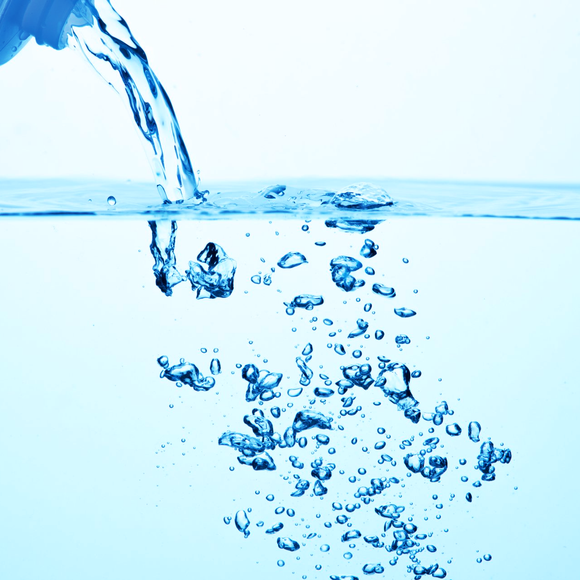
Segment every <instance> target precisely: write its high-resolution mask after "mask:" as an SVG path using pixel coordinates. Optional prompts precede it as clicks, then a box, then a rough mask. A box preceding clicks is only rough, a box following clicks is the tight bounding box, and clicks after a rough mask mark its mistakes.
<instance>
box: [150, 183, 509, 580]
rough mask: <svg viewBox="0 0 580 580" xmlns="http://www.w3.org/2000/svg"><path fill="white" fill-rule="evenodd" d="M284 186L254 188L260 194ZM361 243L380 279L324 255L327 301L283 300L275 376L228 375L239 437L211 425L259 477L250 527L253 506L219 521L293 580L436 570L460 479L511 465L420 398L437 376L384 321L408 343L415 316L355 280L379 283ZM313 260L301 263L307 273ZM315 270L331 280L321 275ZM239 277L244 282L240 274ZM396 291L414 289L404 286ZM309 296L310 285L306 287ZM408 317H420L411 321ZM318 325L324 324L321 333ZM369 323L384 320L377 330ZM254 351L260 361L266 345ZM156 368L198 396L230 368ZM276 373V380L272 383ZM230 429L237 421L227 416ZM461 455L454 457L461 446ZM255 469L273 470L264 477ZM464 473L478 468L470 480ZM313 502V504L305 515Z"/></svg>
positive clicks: (475, 432)
mask: <svg viewBox="0 0 580 580" xmlns="http://www.w3.org/2000/svg"><path fill="white" fill-rule="evenodd" d="M283 193H284V191H283V190H280V192H278V193H276V191H274V190H272V191H270V190H268V191H266V190H265V193H264V194H263V195H265V196H278V195H283ZM357 196H358V197H357ZM357 196H355V197H349V196H348V195H346V194H344V195H343V194H341V195H340V196H338V197H337V198H336V203H338V204H340V206H342V207H347V205H348V204H350V203H358V202H357V201H356V199H360V195H359V194H357ZM345 204H347V205H345ZM329 221H332V222H333V223H334V225H330V226H329V223H328V222H327V223H326V225H327V226H329V227H337V228H339V229H347V230H349V231H356V232H359V233H360V232H362V231H365V232H366V231H370V230H369V227H371V225H372V227H374V226H375V225H376V224H369V223H362V220H348V219H342V220H329ZM339 224H340V225H339ZM311 227H313V226H311ZM371 229H372V228H371ZM359 244H360V242H359ZM317 245H321V244H319V243H318V242H317ZM209 246H210V244H208V247H209ZM208 247H206V250H204V252H206V255H207V256H209V255H210V254H212V255H214V256H215V258H214V259H213V262H212V260H211V259H210V258H209V257H208V258H207V259H208V260H209V262H207V261H206V262H203V261H202V262H203V263H208V264H209V263H210V262H211V263H213V264H214V266H217V265H219V262H220V259H221V260H222V261H223V260H225V259H227V260H230V258H227V257H224V256H225V254H220V253H219V252H218V250H217V249H216V248H219V246H215V245H214V247H213V249H212V248H209V249H208ZM358 248H360V252H359V253H360V256H361V257H362V259H364V260H368V259H372V258H375V260H374V262H373V263H374V264H375V265H376V266H377V271H378V273H377V271H375V270H374V269H369V268H366V269H364V270H363V264H362V263H361V261H359V260H358V259H356V258H354V257H352V256H349V255H346V254H343V253H341V254H339V255H337V254H338V252H337V253H336V254H335V253H333V254H331V255H335V256H336V255H337V257H335V258H334V259H332V260H331V261H330V274H331V276H330V278H331V280H332V283H333V286H330V288H331V290H332V292H331V291H328V290H327V289H325V290H324V292H325V294H324V298H323V296H322V295H321V294H299V295H297V296H295V297H294V298H293V299H292V300H291V301H289V302H286V303H284V304H285V306H286V310H285V312H286V314H289V315H296V318H295V319H294V320H296V319H298V320H297V322H296V323H293V324H295V325H294V326H293V328H292V332H297V334H296V335H295V338H294V339H293V341H294V344H295V347H294V348H295V349H296V350H295V351H294V352H292V353H277V354H279V355H280V356H283V357H284V358H285V359H286V360H287V365H286V366H283V365H282V364H280V366H278V362H277V363H276V365H275V366H277V367H278V369H277V370H278V372H274V371H270V370H267V369H265V368H261V367H262V363H263V364H264V365H265V364H266V362H267V361H266V359H265V358H264V357H262V358H261V359H260V361H255V360H254V362H248V363H247V364H245V365H243V364H242V363H241V362H240V363H238V364H237V365H236V367H237V369H236V370H235V371H232V372H231V373H230V375H229V377H228V388H229V389H230V390H231V392H232V393H233V394H232V396H233V397H234V401H236V404H238V403H239V404H240V405H248V406H247V408H245V409H244V411H243V413H242V419H241V420H240V427H239V431H238V430H226V431H223V432H222V429H220V432H221V435H220V436H219V438H218V444H219V445H220V446H222V447H224V448H229V449H227V450H226V449H224V453H225V452H226V451H227V452H228V453H232V452H235V457H236V458H237V462H238V464H239V465H241V466H243V469H244V470H246V469H249V470H253V471H255V472H264V473H256V475H255V476H253V477H255V478H256V479H255V481H256V482H258V481H261V479H260V478H264V484H263V485H260V488H261V491H262V494H260V495H259V496H257V497H256V498H255V499H254V501H253V503H254V504H255V505H253V506H252V507H253V508H255V509H256V510H258V509H260V510H261V511H260V516H259V517H260V518H261V519H257V520H256V521H255V522H254V523H253V524H252V523H250V519H249V518H250V516H252V519H254V517H255V516H254V515H253V513H256V512H251V511H250V508H246V509H245V510H244V509H242V510H238V511H235V513H234V510H232V512H230V515H227V516H226V517H225V518H224V523H225V524H229V523H230V522H231V521H233V522H234V524H235V528H236V530H237V531H238V532H240V533H241V534H242V535H243V536H244V538H249V536H250V530H251V531H254V530H257V532H258V533H260V534H266V535H267V536H268V538H269V539H268V541H271V542H272V547H273V548H274V549H275V550H274V551H273V552H272V558H273V562H277V565H278V566H280V567H287V568H289V569H291V570H292V573H296V574H300V575H302V577H303V578H310V577H311V576H310V575H309V573H307V569H306V566H307V564H306V562H310V560H311V559H313V561H312V563H311V564H310V563H309V564H308V565H309V566H310V565H311V566H312V567H311V568H310V570H312V569H314V570H316V574H315V575H314V576H313V577H314V578H322V577H323V576H322V575H321V574H324V577H326V578H330V579H331V580H359V577H360V576H361V575H363V576H373V575H376V576H382V575H384V574H385V573H386V570H387V568H389V569H390V568H391V567H395V566H397V565H399V567H400V568H403V569H405V567H406V571H407V572H408V574H410V575H411V577H412V578H413V579H414V580H420V579H421V578H428V577H431V578H446V577H447V575H448V571H447V568H448V567H449V566H452V559H446V560H440V561H438V559H439V555H440V554H442V553H443V554H445V558H448V554H446V551H445V550H442V549H441V544H440V542H439V539H438V536H437V533H440V525H441V524H440V520H441V521H445V517H446V514H447V512H448V511H450V509H451V508H452V506H454V504H458V503H461V505H462V506H463V508H464V509H469V508H468V506H467V504H470V503H473V502H474V501H480V500H479V496H478V495H477V494H478V493H480V492H479V490H477V489H473V488H472V487H470V489H472V491H471V492H466V491H465V487H464V486H465V484H466V483H467V482H468V481H470V480H471V481H472V482H473V483H472V485H473V486H475V488H479V487H481V486H482V485H486V484H487V483H489V482H492V481H494V480H495V479H496V477H497V476H498V473H497V471H498V467H499V466H500V465H506V464H509V463H510V461H511V459H512V453H511V451H510V450H509V449H507V448H504V447H503V446H499V447H496V446H495V445H494V444H493V442H492V441H491V440H486V441H484V442H483V443H481V441H480V436H481V431H482V427H481V425H480V423H479V422H477V421H471V422H464V421H463V420H462V419H461V417H459V415H460V413H457V416H456V414H455V412H454V411H453V410H452V409H451V408H450V406H449V404H448V403H447V401H444V400H440V399H438V398H436V399H434V400H435V401H438V402H436V404H434V403H433V402H431V403H430V404H429V405H422V404H421V402H420V399H421V400H424V398H425V397H426V393H427V392H428V389H429V387H430V386H431V387H432V386H433V385H438V381H437V377H436V376H435V377H433V375H432V373H429V372H428V371H429V369H428V368H424V367H423V366H422V365H421V366H422V368H423V370H422V371H421V370H418V369H416V366H415V364H414V362H408V363H405V362H403V361H402V360H401V358H403V357H402V353H403V352H404V351H406V349H404V347H406V346H407V345H410V344H411V338H410V336H409V335H408V334H397V335H396V334H395V332H393V331H391V330H390V328H391V325H390V323H389V320H390V321H392V323H393V326H394V325H395V324H396V325H397V326H396V328H397V331H399V332H400V330H404V331H405V332H407V333H409V334H410V335H411V336H412V338H413V345H415V344H417V343H421V342H420V341H421V340H423V339H424V336H417V335H413V334H412V329H413V328H414V326H413V325H414V324H415V321H410V322H407V319H409V318H413V317H415V316H416V314H417V313H416V311H415V310H412V309H410V308H407V307H403V306H397V307H396V308H394V309H393V308H392V306H391V307H388V305H389V304H393V303H392V302H390V301H385V300H383V298H389V299H393V298H396V297H397V293H396V292H395V289H394V288H392V287H390V286H386V285H384V284H382V283H374V284H372V285H371V284H368V286H367V285H366V282H365V280H364V278H363V277H362V276H365V275H366V276H371V275H373V276H375V275H376V276H377V279H381V278H380V276H382V272H380V269H379V268H378V266H379V265H380V264H379V262H377V260H379V259H382V258H383V254H381V255H380V256H379V258H376V256H377V252H378V250H379V247H378V244H376V243H375V242H373V241H372V240H370V239H365V241H364V243H363V245H362V248H361V246H360V245H357V246H356V249H355V251H358ZM351 249H352V248H351ZM349 252H350V251H349ZM280 254H282V252H280ZM280 254H277V255H278V256H279V255H280ZM219 255H221V258H219ZM200 256H201V254H200ZM207 256H206V257H207ZM202 257H204V256H202ZM199 259H200V258H199V257H198V260H199ZM204 259H205V258H204ZM216 259H217V262H215V260H216ZM306 263H307V260H306V258H305V256H304V255H303V254H301V253H299V252H287V253H286V254H284V255H283V256H282V258H280V259H279V261H278V263H277V265H278V267H280V268H282V269H285V270H288V271H289V273H288V274H285V276H300V275H301V271H304V272H306V271H307V268H297V267H298V266H301V265H303V264H306ZM327 263H328V262H326V264H327ZM316 265H317V263H316V261H315V260H314V258H312V263H311V264H310V266H309V268H313V267H316ZM234 271H235V266H234ZM326 271H327V270H326ZM354 273H356V276H355V275H354ZM232 276H233V275H232ZM325 276H326V277H327V279H326V284H328V283H329V280H328V273H327V274H325ZM232 280H233V278H232ZM246 283H247V284H250V282H248V279H247V278H246ZM334 286H336V287H337V289H338V290H335V289H334ZM398 288H399V289H400V290H401V289H404V288H412V286H409V285H405V284H401V285H398ZM232 289H233V285H232ZM313 290H314V291H315V292H316V291H319V290H317V289H316V287H314V289H313ZM327 291H328V294H327ZM345 292H346V293H347V294H346V295H345V294H344V293H345ZM355 292H356V293H355ZM405 292H406V294H405V296H403V294H404V293H405ZM333 293H334V294H333ZM349 293H354V294H352V295H351V294H349ZM376 296H379V298H376ZM409 296H413V291H412V290H409V289H408V290H405V291H404V292H403V290H401V296H400V297H399V298H401V299H405V300H407V299H409V300H410V298H409ZM373 297H374V298H375V299H374V301H373V302H374V305H373V303H371V299H372V298H373ZM347 300H348V301H349V302H348V305H349V308H348V309H347V312H348V314H347V315H345V316H344V317H342V316H341V311H340V310H339V308H338V307H337V306H336V304H338V303H339V301H342V303H343V304H347ZM409 304H410V305H412V304H411V303H409ZM355 307H356V309H357V310H355V311H354V312H356V314H354V315H353V314H352V312H353V310H352V309H353V308H355ZM314 308H317V309H318V308H320V313H321V314H320V315H319V316H320V319H319V318H317V317H313V316H312V314H307V313H308V312H309V311H312V310H313V309H314ZM299 311H300V312H299ZM375 311H376V312H375ZM331 313H332V314H331ZM317 314H318V311H317ZM328 315H331V316H332V318H330V317H328ZM282 316H283V311H282ZM363 316H364V318H363ZM387 317H390V318H387ZM283 318H284V320H287V319H286V317H285V316H283ZM417 320H418V321H419V322H420V318H419V317H417ZM317 321H319V322H320V323H321V324H320V328H319V329H318V331H317V330H316V328H317V326H316V322H317ZM379 321H380V323H381V326H382V327H383V328H378V327H377V326H378V324H379ZM313 324H314V325H315V326H313ZM399 328H400V330H399ZM383 329H386V330H387V331H388V332H389V335H390V336H389V335H387V333H385V330H383ZM320 331H322V332H323V333H324V337H323V340H321V337H320ZM279 332H281V330H279ZM317 332H318V335H317V334H316V333H317ZM391 332H392V334H391ZM296 337H300V338H296ZM297 342H299V343H298V344H296V343H297ZM325 346H326V348H325ZM272 348H273V347H272ZM378 349H385V350H382V351H381V350H378ZM377 350H378V352H376V351H377ZM262 354H263V355H266V356H268V357H270V354H269V353H266V352H263V351H262ZM260 356H262V355H260ZM220 357H221V355H220ZM246 360H247V359H246ZM272 360H274V359H272ZM276 360H278V359H276ZM256 362H259V364H260V368H259V367H258V366H257V364H255V363H256ZM158 363H159V365H160V366H161V367H162V369H163V370H162V373H161V374H162V377H164V378H167V379H169V380H171V381H174V382H176V383H182V384H186V385H189V386H192V387H193V388H194V390H207V389H208V388H211V387H208V385H209V384H210V383H211V386H213V385H214V384H215V381H216V379H217V380H218V381H224V376H225V373H224V370H223V369H224V368H226V369H227V367H228V364H227V361H225V359H224V358H223V357H222V358H221V360H218V359H217V358H214V359H212V361H211V363H210V365H209V368H210V373H211V376H209V377H204V376H203V375H202V374H201V373H200V371H199V369H198V368H197V367H196V366H195V365H193V364H192V363H186V362H185V361H184V360H183V359H182V360H181V361H180V363H179V365H175V366H173V367H171V366H169V360H168V358H167V357H165V356H162V357H159V359H158ZM412 368H414V369H415V370H413V371H411V369H412ZM227 372H228V373H229V370H227ZM222 373H224V374H222ZM214 377H216V378H214ZM419 379H420V380H419ZM283 380H284V383H283V385H284V388H280V387H281V384H282V381H283ZM220 385H221V383H220ZM178 386H179V384H178ZM451 417H453V419H451ZM375 421H379V423H374V424H375V425H376V428H373V436H372V439H369V437H368V434H367V435H366V436H364V435H361V432H360V431H361V430H360V429H358V427H359V426H361V425H363V422H364V424H365V425H366V424H368V423H369V422H371V423H373V422H375ZM228 427H229V424H228ZM234 428H235V429H238V428H237V427H235V424H234ZM362 431H363V432H364V433H366V431H365V430H362ZM466 435H467V436H466ZM463 442H465V444H466V445H468V446H471V447H470V448H471V449H473V452H472V455H471V459H470V461H469V462H468V461H467V459H464V458H463V457H462V456H461V459H459V460H458V459H457V456H455V457H454V455H453V453H454V446H458V447H459V446H461V445H462V444H463ZM470 442H472V443H478V444H479V445H478V446H472V445H471V443H470ZM460 449H461V450H462V455H463V447H460ZM465 457H468V456H467V455H465ZM468 467H470V468H472V469H471V471H470V472H468V471H465V470H466V469H467V468H468ZM473 468H475V469H473ZM499 471H500V470H499ZM236 472H237V470H236ZM266 472H271V473H270V474H269V475H268V474H267V475H264V474H265V473H266ZM473 473H476V474H477V477H476V478H475V480H474V478H473V475H472V474H473ZM277 476H278V477H279V480H280V482H281V484H280V486H279V487H276V488H275V489H274V488H272V487H269V486H272V485H273V484H272V481H273V480H272V477H277ZM230 477H232V478H233V476H230ZM232 481H233V479H232ZM443 483H445V484H446V485H447V484H448V483H450V484H453V485H455V484H456V485H457V486H460V487H459V488H458V489H453V488H451V491H452V492H451V493H449V499H448V500H446V499H445V498H444V497H440V496H442V494H441V492H440V491H439V490H440V489H441V487H440V486H441V485H443ZM425 486H428V487H425ZM423 488H424V489H425V490H429V491H428V492H427V493H426V494H424V495H425V497H426V498H428V502H427V505H426V506H424V505H423V504H424V503H425V501H426V500H425V498H422V496H421V493H420V492H419V491H416V490H420V489H423ZM256 493H258V490H257V491H256ZM456 497H457V498H458V499H455V498H456ZM463 497H465V501H466V502H467V504H466V503H464V500H463ZM460 500H461V501H460ZM256 502H258V503H256ZM260 502H262V503H260ZM312 506H316V510H317V511H318V513H317V514H316V515H315V516H314V515H313V513H314V512H313V511H312ZM230 529H232V528H230ZM445 532H447V529H444V530H443V533H445ZM282 534H283V535H282ZM252 538H253V537H252ZM250 541H251V540H250ZM277 550H283V551H284V552H290V553H294V552H296V553H297V556H292V560H290V559H278V557H279V554H280V552H278V551H277ZM441 558H443V556H441ZM294 560H295V561H294ZM490 561H491V555H489V554H486V556H485V557H484V558H483V560H482V562H490ZM446 562H447V563H446ZM399 563H401V564H399ZM296 567H297V568H296ZM302 567H304V568H302ZM449 569H451V568H449ZM295 571H296V572H295ZM322 571H324V572H322ZM303 572H304V573H303ZM337 574H338V575H337Z"/></svg>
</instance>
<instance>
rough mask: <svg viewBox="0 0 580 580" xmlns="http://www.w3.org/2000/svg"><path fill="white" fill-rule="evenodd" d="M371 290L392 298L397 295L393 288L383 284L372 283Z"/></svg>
mask: <svg viewBox="0 0 580 580" xmlns="http://www.w3.org/2000/svg"><path fill="white" fill-rule="evenodd" d="M373 292H374V293H375V294H378V295H379V296H385V297H386V298H394V297H395V296H396V295H397V293H396V292H395V289H394V288H390V287H389V286H385V285H384V284H373Z"/></svg>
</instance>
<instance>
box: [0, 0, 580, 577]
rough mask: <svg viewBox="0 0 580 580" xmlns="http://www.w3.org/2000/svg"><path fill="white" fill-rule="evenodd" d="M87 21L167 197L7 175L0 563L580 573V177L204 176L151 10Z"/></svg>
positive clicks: (0, 212) (35, 573)
mask: <svg viewBox="0 0 580 580" xmlns="http://www.w3.org/2000/svg"><path fill="white" fill-rule="evenodd" d="M77 11H78V14H77V16H78V18H79V20H80V21H81V23H82V25H79V26H75V27H73V29H72V33H71V39H70V46H72V47H74V48H77V49H79V50H80V51H81V52H82V53H83V55H84V56H85V57H86V59H87V60H88V61H89V63H90V64H91V65H92V66H93V67H94V68H95V69H96V70H97V71H98V72H99V73H100V74H101V75H102V76H103V77H104V78H105V80H106V81H107V82H109V84H111V85H112V86H114V87H115V88H116V89H117V90H118V92H119V93H121V94H124V95H125V97H126V99H127V102H128V104H129V108H130V111H131V113H132V115H133V118H134V120H135V123H136V125H137V127H138V129H139V131H140V134H141V136H142V141H143V143H144V144H145V148H146V151H147V153H148V156H149V159H150V161H151V165H152V168H153V172H154V174H155V180H156V186H157V191H158V193H159V194H160V199H159V197H158V196H156V195H152V193H154V192H152V189H153V188H152V187H151V186H148V185H144V184H133V183H126V184H118V183H94V184H89V183H86V182H79V183H73V182H58V181H54V182H46V181H43V182H33V181H31V182H23V181H4V182H2V183H0V187H1V188H2V190H3V192H4V195H3V196H2V200H0V218H3V219H2V226H3V227H2V230H1V233H0V236H2V241H3V246H4V247H5V248H6V250H7V251H6V252H5V254H4V261H3V265H4V271H5V273H6V275H5V283H4V284H3V285H2V286H0V302H1V303H2V304H3V305H5V308H4V312H3V316H2V332H3V336H4V341H3V348H2V349H1V351H0V364H1V365H2V370H3V372H2V380H3V389H2V404H1V406H0V437H1V440H2V443H3V454H2V455H3V456H2V475H1V476H0V518H1V521H2V526H0V577H1V578H9V579H11V580H25V579H26V580H29V579H37V578H38V579H40V578H42V579H43V580H44V579H52V578H54V579H59V580H68V579H71V580H72V579H77V578H83V579H92V578H95V579H97V578H98V579H102V578H107V579H117V578H118V579H121V578H122V579H126V578H141V579H144V580H147V579H154V578H155V579H157V578H172V579H178V578H192V577H193V578H211V579H212V580H213V579H217V580H222V579H223V580H226V579H228V580H229V579H231V578H240V579H246V578H247V579H250V578H251V579H252V580H260V579H262V578H263V579H266V578H268V579H269V578H272V577H276V578H292V577H299V578H302V579H303V580H306V579H308V578H313V579H322V578H329V579H330V580H359V579H360V578H362V577H364V576H377V577H385V576H386V577H389V578H413V579H414V580H421V579H422V578H449V579H456V580H457V579H459V578H470V579H478V578H481V579H484V578H485V579H490V578H498V579H500V578H501V579H503V578H505V579H507V578H510V579H512V578H540V577H559V576H562V577H574V576H570V573H571V572H570V571H571V570H573V569H575V559H574V549H573V547H572V546H573V542H571V539H572V538H573V537H574V535H575V533H576V532H575V523H576V521H575V520H576V519H577V518H578V516H579V515H580V510H579V508H578V505H577V502H574V501H573V497H574V496H575V493H576V489H575V487H576V486H575V481H576V479H577V477H578V473H577V471H578V470H577V468H576V465H575V464H574V461H573V458H574V457H575V451H576V449H575V443H576V432H575V431H576V429H575V410H576V409H577V408H578V406H579V405H580V400H579V397H578V394H577V390H576V389H575V384H574V381H573V377H574V376H575V371H576V369H575V366H576V365H575V358H576V357H575V355H576V351H577V349H578V338H579V336H578V334H579V332H578V328H580V307H579V306H578V301H577V294H578V293H577V289H576V288H577V283H578V276H577V273H576V269H577V268H576V267H575V265H576V264H577V263H578V258H579V255H578V253H579V252H578V248H580V227H579V225H578V220H579V219H580V191H579V188H578V187H577V186H574V185H571V186H554V185H549V184H544V185H537V184H532V185H530V184H528V185H521V184H511V185H509V184H467V183H463V184H461V183H429V182H412V181H407V182H403V181H393V180H372V183H368V181H369V180H352V181H350V180H349V181H340V182H339V181H336V180H317V181H314V180H311V181H310V182H301V181H300V180H291V181H290V182H286V181H283V182H279V183H275V184H272V183H245V184H244V183H236V184H208V185H207V186H206V190H204V191H200V190H199V188H198V184H197V181H196V177H195V174H194V171H193V168H192V164H191V161H190V159H189V155H188V153H187V149H186V147H185V144H184V142H183V138H182V136H181V132H180V129H179V125H178V122H177V119H176V116H175V113H174V111H173V108H172V106H171V102H170V100H169V97H168V96H167V94H166V93H165V91H164V89H163V87H162V85H161V84H160V82H159V81H158V79H157V77H156V76H155V74H154V73H153V71H152V70H151V69H150V67H149V64H148V62H147V57H146V55H145V52H144V51H143V49H142V48H141V47H140V46H139V44H138V43H137V41H136V40H135V39H134V38H133V36H132V34H131V32H130V30H129V27H128V26H127V23H126V22H125V21H124V20H123V19H122V18H121V17H120V16H119V14H118V13H116V12H115V10H114V9H113V8H112V7H111V5H110V4H109V2H108V1H107V0H96V2H95V4H94V6H93V5H88V6H80V7H77ZM167 202H179V203H177V204H168V203H167ZM22 218H26V219H22ZM119 218H122V219H119ZM466 218H470V219H466ZM483 218H486V219H483ZM491 218H496V219H491ZM499 218H501V219H499ZM514 218H518V219H514ZM522 218H523V219H522Z"/></svg>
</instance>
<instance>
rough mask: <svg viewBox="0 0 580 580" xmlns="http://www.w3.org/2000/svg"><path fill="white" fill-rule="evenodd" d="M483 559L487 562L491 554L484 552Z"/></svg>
mask: <svg viewBox="0 0 580 580" xmlns="http://www.w3.org/2000/svg"><path fill="white" fill-rule="evenodd" d="M483 559H484V560H485V561H486V562H489V561H490V560H491V554H486V555H485V556H484V557H483Z"/></svg>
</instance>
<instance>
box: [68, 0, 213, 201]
mask: <svg viewBox="0 0 580 580" xmlns="http://www.w3.org/2000/svg"><path fill="white" fill-rule="evenodd" d="M75 16H76V21H77V22H79V24H78V25H76V26H73V27H72V29H71V31H70V34H69V37H68V46H69V47H71V48H73V49H76V50H78V51H79V52H80V53H81V54H82V55H83V56H84V58H85V59H86V61H87V63H88V64H90V65H91V66H92V67H93V68H94V69H95V71H96V72H97V73H99V75H101V76H102V77H103V79H104V80H105V81H106V82H107V83H108V84H109V85H110V86H111V87H113V88H114V89H115V90H116V91H117V92H118V93H119V95H121V96H122V97H124V100H125V101H126V103H127V105H128V109H129V111H130V113H131V115H132V116H133V120H134V122H135V125H136V127H137V129H138V131H139V135H140V138H141V142H142V144H143V146H144V149H145V153H146V155H147V158H148V160H149V163H150V165H151V169H152V170H153V174H154V177H155V181H156V184H157V191H158V193H159V196H160V197H161V200H163V201H164V202H176V203H179V202H182V201H184V200H190V203H191V204H194V203H196V202H199V201H201V200H202V199H203V196H201V195H200V194H199V192H198V189H197V180H196V178H195V174H194V170H193V167H192V163H191V160H190V158H189V153H188V152H187V147H186V146H185V142H184V140H183V136H182V134H181V129H180V128H179V123H178V121H177V117H176V116H175V112H174V110H173V106H172V104H171V100H170V99H169V96H168V95H167V93H166V91H165V89H164V88H163V85H162V84H161V83H160V82H159V79H158V78H157V76H156V75H155V73H154V72H153V70H152V69H151V67H150V66H149V62H148V60H147V55H146V54H145V51H144V50H143V48H142V47H141V46H140V45H139V43H138V42H137V40H136V39H135V37H134V36H133V34H132V33H131V30H130V28H129V26H128V24H127V22H126V21H125V20H124V19H123V18H122V16H121V15H120V14H118V13H117V12H116V10H115V9H114V8H113V7H112V6H111V4H110V3H109V1H108V0H92V1H91V2H87V3H83V2H79V3H78V4H77V5H76V6H75Z"/></svg>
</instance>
